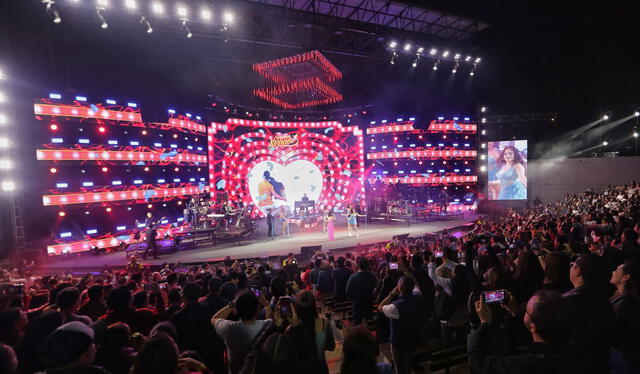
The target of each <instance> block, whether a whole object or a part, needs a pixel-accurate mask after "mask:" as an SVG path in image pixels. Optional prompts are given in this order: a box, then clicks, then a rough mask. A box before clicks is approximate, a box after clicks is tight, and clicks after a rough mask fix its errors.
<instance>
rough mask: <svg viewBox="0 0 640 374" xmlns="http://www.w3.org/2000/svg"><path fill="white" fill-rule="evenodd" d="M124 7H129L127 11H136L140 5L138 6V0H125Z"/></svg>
mask: <svg viewBox="0 0 640 374" xmlns="http://www.w3.org/2000/svg"><path fill="white" fill-rule="evenodd" d="M124 6H125V7H127V9H131V10H134V9H136V8H137V7H138V4H136V0H125V2H124Z"/></svg>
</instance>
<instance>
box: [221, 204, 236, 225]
mask: <svg viewBox="0 0 640 374" xmlns="http://www.w3.org/2000/svg"><path fill="white" fill-rule="evenodd" d="M222 210H223V211H224V226H225V229H227V228H228V227H229V222H230V221H231V215H232V214H233V213H234V212H235V209H233V203H231V201H230V200H227V202H226V203H224V205H223V206H222Z"/></svg>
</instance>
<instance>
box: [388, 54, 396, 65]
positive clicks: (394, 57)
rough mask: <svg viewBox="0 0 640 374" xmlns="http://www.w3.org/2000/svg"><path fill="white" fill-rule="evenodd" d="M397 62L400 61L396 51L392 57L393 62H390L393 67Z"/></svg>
mask: <svg viewBox="0 0 640 374" xmlns="http://www.w3.org/2000/svg"><path fill="white" fill-rule="evenodd" d="M396 60H398V54H397V53H396V51H393V54H392V55H391V61H389V63H390V64H391V65H395V63H396Z"/></svg>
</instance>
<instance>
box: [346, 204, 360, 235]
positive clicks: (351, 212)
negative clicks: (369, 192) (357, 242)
mask: <svg viewBox="0 0 640 374" xmlns="http://www.w3.org/2000/svg"><path fill="white" fill-rule="evenodd" d="M358 216H362V215H361V214H358V212H356V210H355V208H349V209H348V210H347V228H348V229H349V236H353V232H355V235H356V237H358V236H359V235H360V234H359V233H358Z"/></svg>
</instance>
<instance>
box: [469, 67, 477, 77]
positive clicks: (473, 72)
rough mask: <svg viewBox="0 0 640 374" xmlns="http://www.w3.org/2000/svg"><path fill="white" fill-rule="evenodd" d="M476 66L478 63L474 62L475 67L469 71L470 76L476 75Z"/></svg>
mask: <svg viewBox="0 0 640 374" xmlns="http://www.w3.org/2000/svg"><path fill="white" fill-rule="evenodd" d="M476 67H477V65H476V64H473V67H472V68H471V71H470V72H469V75H470V76H472V77H473V76H474V75H476Z"/></svg>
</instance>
